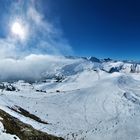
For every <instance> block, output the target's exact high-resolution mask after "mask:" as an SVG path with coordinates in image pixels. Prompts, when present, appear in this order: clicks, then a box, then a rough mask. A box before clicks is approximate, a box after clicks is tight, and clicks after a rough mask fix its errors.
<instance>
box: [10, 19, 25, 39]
mask: <svg viewBox="0 0 140 140" xmlns="http://www.w3.org/2000/svg"><path fill="white" fill-rule="evenodd" d="M11 32H12V34H13V35H15V36H16V37H18V38H20V39H21V40H24V39H26V34H27V31H26V28H25V27H24V25H23V24H22V23H20V22H14V23H13V24H12V26H11Z"/></svg>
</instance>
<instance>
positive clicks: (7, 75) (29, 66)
mask: <svg viewBox="0 0 140 140" xmlns="http://www.w3.org/2000/svg"><path fill="white" fill-rule="evenodd" d="M69 62H70V60H67V59H65V58H64V57H63V56H51V55H35V54H31V55H29V56H26V57H24V58H22V59H13V58H4V59H1V60H0V81H5V80H39V79H41V78H42V76H43V77H44V75H43V74H44V73H48V74H50V75H51V74H54V73H56V71H57V70H58V69H59V68H60V67H62V66H63V65H64V64H67V63H69Z"/></svg>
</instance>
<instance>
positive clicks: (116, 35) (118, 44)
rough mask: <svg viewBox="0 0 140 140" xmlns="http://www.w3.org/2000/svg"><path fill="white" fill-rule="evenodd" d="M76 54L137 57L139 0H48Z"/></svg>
mask: <svg viewBox="0 0 140 140" xmlns="http://www.w3.org/2000/svg"><path fill="white" fill-rule="evenodd" d="M49 2H50V3H51V8H52V12H53V17H55V16H56V17H59V18H60V21H61V26H62V28H63V31H64V33H65V36H66V37H67V38H68V40H69V41H70V43H71V45H72V46H73V48H74V50H75V52H76V54H77V55H85V56H86V55H95V56H98V57H112V58H117V59H140V55H139V51H140V1H139V0H53V2H51V0H50V1H49Z"/></svg>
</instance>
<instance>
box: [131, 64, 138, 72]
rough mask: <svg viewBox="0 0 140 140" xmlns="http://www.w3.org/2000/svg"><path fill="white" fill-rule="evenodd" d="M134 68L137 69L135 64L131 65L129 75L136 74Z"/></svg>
mask: <svg viewBox="0 0 140 140" xmlns="http://www.w3.org/2000/svg"><path fill="white" fill-rule="evenodd" d="M136 68H137V64H132V65H131V70H130V72H131V73H135V72H136Z"/></svg>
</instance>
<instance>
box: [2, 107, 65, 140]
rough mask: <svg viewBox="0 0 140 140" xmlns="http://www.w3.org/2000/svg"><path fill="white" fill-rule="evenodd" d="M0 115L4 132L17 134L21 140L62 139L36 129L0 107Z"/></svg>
mask: <svg viewBox="0 0 140 140" xmlns="http://www.w3.org/2000/svg"><path fill="white" fill-rule="evenodd" d="M0 117H2V118H3V120H2V123H3V125H4V128H5V129H6V132H7V133H10V134H15V135H17V136H18V137H19V138H20V139H21V140H64V139H63V138H60V137H56V136H52V135H49V134H47V133H45V132H42V131H39V130H36V129H34V128H33V127H32V126H31V125H28V124H25V123H23V122H21V121H20V120H18V119H17V118H15V117H12V116H11V115H9V114H8V113H6V112H5V111H3V110H1V109H0Z"/></svg>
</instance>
